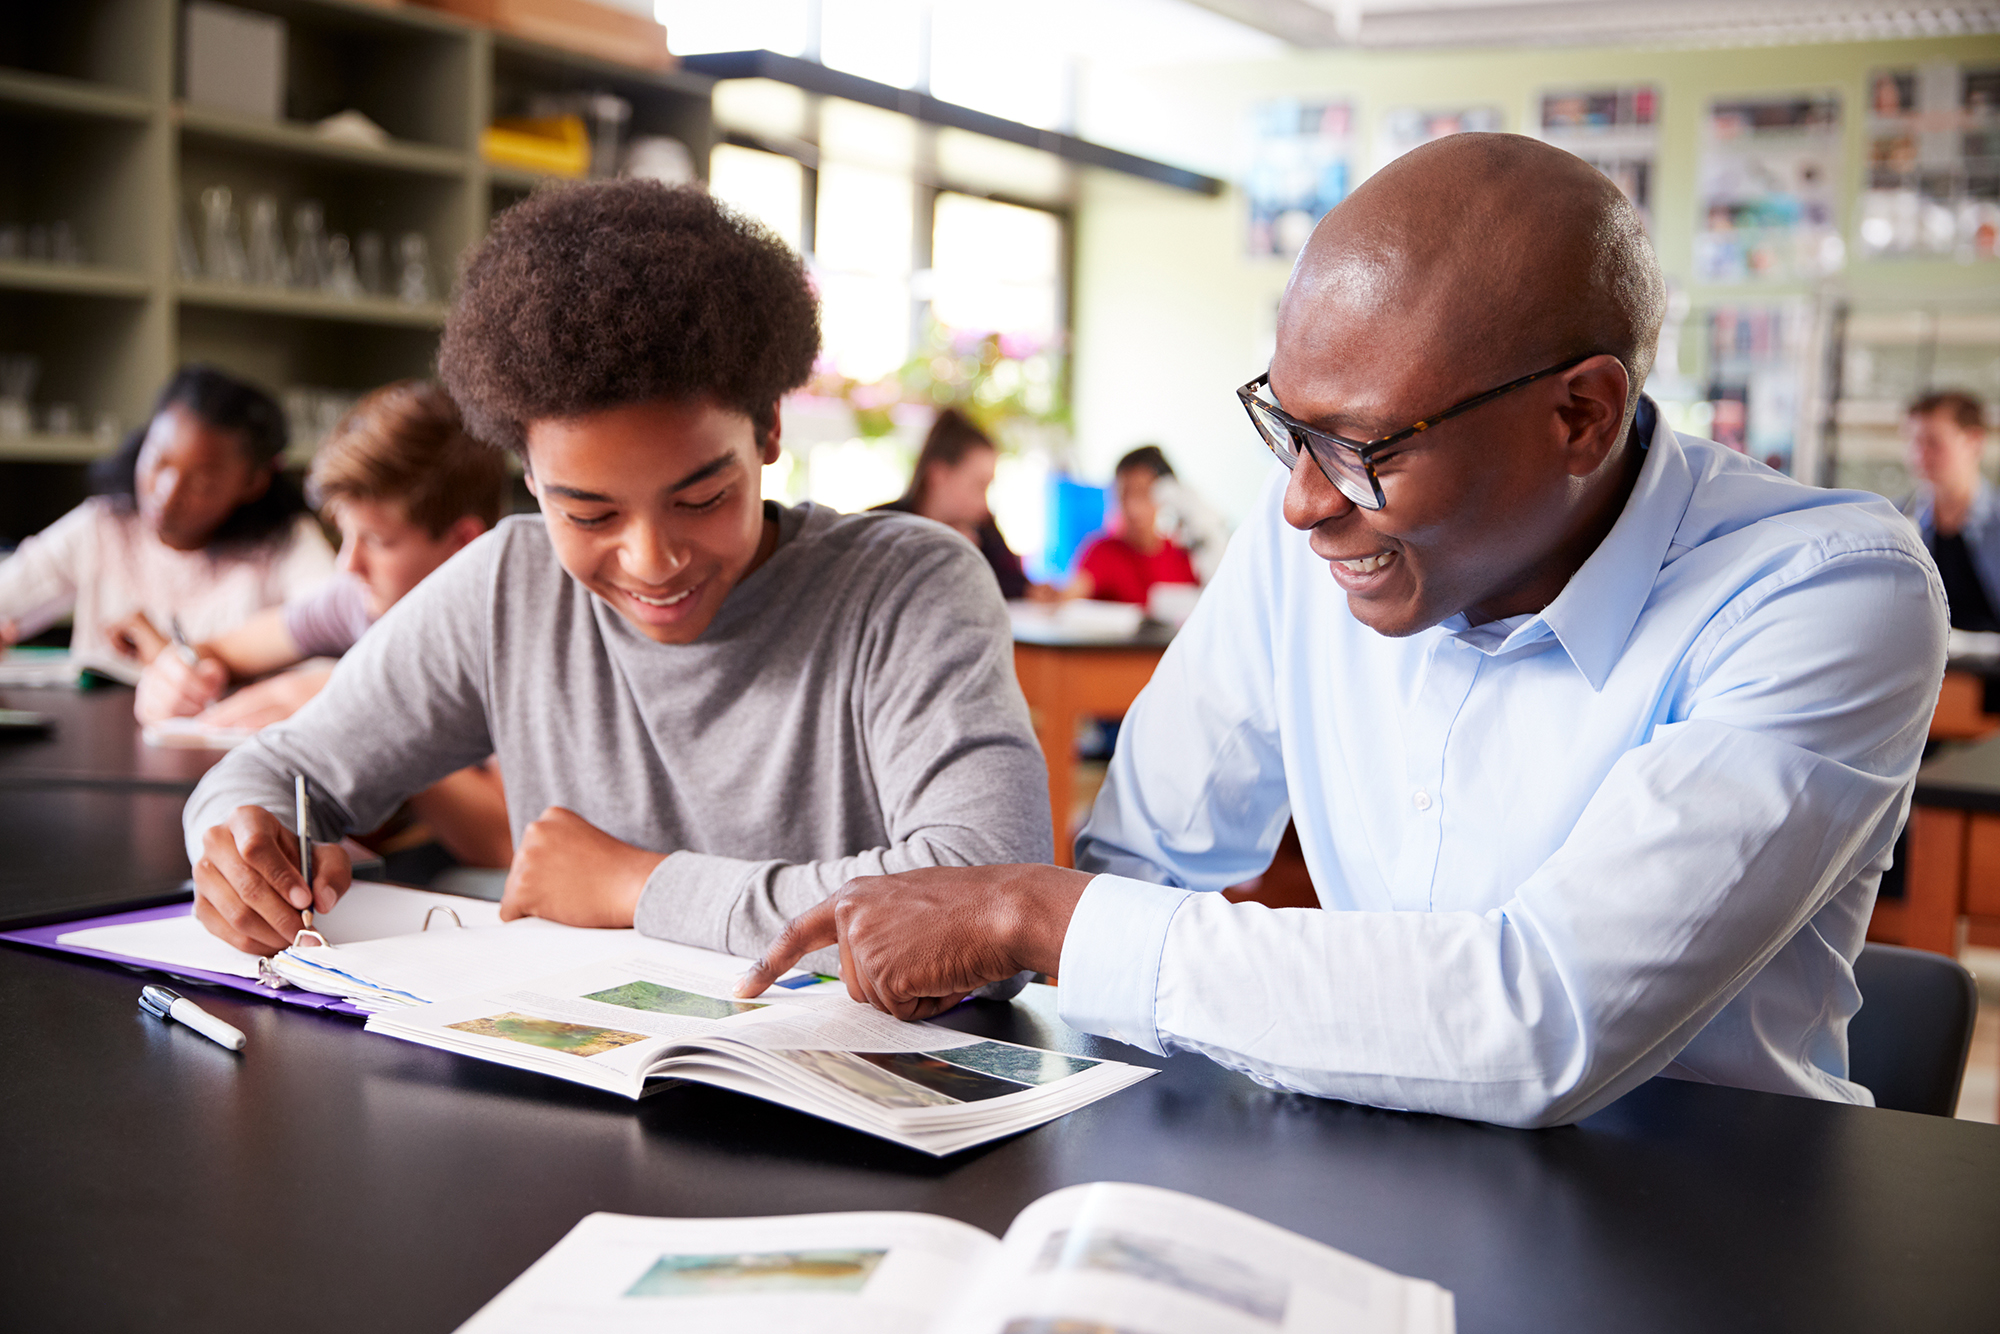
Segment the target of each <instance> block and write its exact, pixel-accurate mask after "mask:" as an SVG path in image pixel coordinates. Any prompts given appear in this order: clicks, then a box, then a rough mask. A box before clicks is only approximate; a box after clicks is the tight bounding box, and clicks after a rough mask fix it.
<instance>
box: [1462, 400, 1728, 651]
mask: <svg viewBox="0 0 2000 1334" xmlns="http://www.w3.org/2000/svg"><path fill="white" fill-rule="evenodd" d="M1652 415H1653V416H1654V421H1653V431H1652V435H1651V437H1650V439H1648V440H1647V443H1646V461H1645V462H1644V464H1642V465H1641V466H1640V469H1639V480H1638V481H1637V482H1635V483H1634V484H1633V486H1632V494H1631V495H1630V496H1628V497H1627V498H1626V500H1625V508H1624V510H1623V511H1622V512H1621V513H1620V514H1619V516H1618V522H1617V523H1615V524H1613V525H1612V527H1611V532H1610V533H1609V534H1607V535H1606V537H1605V539H1604V540H1603V541H1602V542H1600V543H1598V546H1597V550H1595V551H1593V552H1591V553H1590V557H1589V559H1587V560H1585V561H1584V563H1583V566H1582V568H1580V569H1579V570H1577V572H1576V573H1575V574H1573V575H1571V576H1570V580H1569V582H1568V583H1567V584H1565V585H1564V586H1563V591H1562V592H1561V593H1559V594H1557V596H1556V600H1555V601H1553V602H1551V603H1550V604H1549V605H1548V606H1547V607H1545V608H1544V609H1543V610H1542V611H1541V612H1539V613H1533V614H1526V615H1521V616H1510V617H1507V618H1506V619H1504V620H1499V621H1490V622H1487V623H1486V624H1483V625H1477V626H1468V625H1467V624H1466V621H1465V616H1464V614H1463V613H1460V614H1459V615H1457V616H1454V617H1452V618H1451V619H1450V620H1448V621H1446V622H1444V625H1443V628H1444V629H1445V630H1446V631H1447V632H1449V633H1451V634H1452V635H1454V636H1456V637H1457V638H1459V639H1462V640H1464V641H1465V642H1466V643H1468V644H1470V645H1471V646H1472V647H1474V648H1476V649H1478V650H1479V651H1480V652H1482V653H1486V654H1489V655H1497V654H1501V653H1506V652H1509V651H1511V650H1513V649H1517V648H1522V647H1525V646H1526V645H1528V644H1532V643H1536V642H1538V641H1540V640H1543V639H1546V638H1549V637H1550V636H1554V638H1555V639H1556V641H1557V642H1558V643H1560V644H1561V645H1562V646H1563V650H1564V651H1565V652H1567V653H1568V654H1569V656H1570V661H1572V662H1574V663H1575V664H1576V667H1577V670H1578V671H1580V672H1582V673H1583V675H1584V679H1586V680H1587V681H1589V682H1590V688H1591V689H1592V690H1602V689H1603V688H1604V682H1605V680H1606V679H1607V678H1608V677H1609V676H1610V675H1611V669H1612V667H1613V666H1615V665H1616V664H1617V661H1618V655H1619V654H1620V653H1622V652H1624V649H1625V641H1626V640H1627V639H1629V638H1630V637H1631V634H1632V627H1633V626H1634V625H1636V624H1637V623H1638V620H1639V613H1640V612H1641V611H1643V610H1644V609H1645V606H1646V601H1647V599H1648V598H1650V597H1651V596H1652V593H1653V584H1654V582H1655V581H1656V580H1657V579H1658V578H1659V574H1660V567H1661V566H1662V565H1663V564H1664V563H1665V562H1666V558H1667V550H1668V548H1669V547H1670V546H1671V545H1672V544H1673V539H1674V533H1675V532H1676V531H1678V530H1679V528H1680V524H1681V518H1682V516H1683V515H1685V514H1686V513H1687V507H1688V502H1689V501H1690V500H1691V499H1692V498H1693V496H1694V474H1693V473H1692V472H1691V471H1690V470H1689V468H1688V462H1687V455H1686V453H1685V452H1684V451H1683V450H1682V449H1681V446H1680V441H1679V440H1678V439H1676V438H1675V436H1674V433H1673V431H1672V430H1671V429H1670V428H1669V427H1668V426H1667V424H1666V421H1665V419H1664V418H1663V417H1660V416H1659V415H1658V413H1657V412H1655V413H1654V414H1652Z"/></svg>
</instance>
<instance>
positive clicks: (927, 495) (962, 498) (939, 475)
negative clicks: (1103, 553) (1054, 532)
mask: <svg viewBox="0 0 2000 1334" xmlns="http://www.w3.org/2000/svg"><path fill="white" fill-rule="evenodd" d="M999 463H1000V450H999V448H998V447H997V446H996V445H995V444H994V443H993V439H992V437H991V436H989V435H987V434H986V432H984V431H982V430H980V429H979V427H977V426H976V425H974V424H973V421H972V419H971V418H970V417H968V416H966V415H965V414H964V413H962V412H960V411H959V410H958V409H957V408H944V409H942V410H940V411H939V413H938V415H937V420H936V421H934V422H932V423H931V429H930V434H929V435H927V436H925V437H924V447H923V448H922V449H921V450H919V451H918V453H917V466H916V467H914V468H912V469H911V470H910V486H909V489H908V490H906V491H904V492H903V494H902V495H901V496H898V497H897V498H896V499H894V500H892V501H890V502H889V503H888V504H886V505H877V506H876V507H875V508H876V509H878V510H894V511H896V512H898V513H901V514H915V515H919V516H921V517H922V518H926V519H934V520H936V521H937V522H939V523H941V524H943V525H945V526H946V527H947V528H953V529H956V530H957V531H958V532H959V533H960V534H961V535H962V536H963V537H964V538H965V540H966V541H968V542H970V543H972V545H974V546H976V547H978V548H979V554H980V555H982V556H984V557H986V563H987V564H988V565H989V566H991V567H992V569H993V577H994V578H995V579H996V580H998V581H999V584H1000V596H1001V597H1003V598H1026V597H1032V598H1037V599H1043V598H1052V597H1054V596H1056V594H1055V593H1054V591H1053V590H1051V589H1049V588H1046V587H1044V586H1042V585H1040V584H1035V583H1032V582H1030V581H1029V579H1028V574H1027V571H1026V570H1024V569H1023V568H1022V566H1021V558H1020V557H1019V556H1017V555H1015V554H1014V550H1013V548H1012V547H1009V546H1008V545H1007V539H1006V538H1005V537H1002V536H1001V535H1000V525H998V524H996V523H995V522H993V513H992V511H991V510H989V509H987V507H986V491H987V488H989V487H991V486H992V485H993V473H994V471H995V469H996V468H998V466H999Z"/></svg>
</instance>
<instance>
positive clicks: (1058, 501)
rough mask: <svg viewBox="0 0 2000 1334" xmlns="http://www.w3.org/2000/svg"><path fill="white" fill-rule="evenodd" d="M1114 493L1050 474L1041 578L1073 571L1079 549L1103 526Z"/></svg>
mask: <svg viewBox="0 0 2000 1334" xmlns="http://www.w3.org/2000/svg"><path fill="white" fill-rule="evenodd" d="M1110 496H1111V492H1110V491H1109V489H1108V488H1106V487H1102V486H1092V485H1090V484H1089V483H1088V482H1079V481H1077V480H1076V479H1075V478H1074V477H1070V476H1068V475H1066V474H1064V473H1059V472H1052V473H1050V474H1049V483H1048V506H1049V507H1048V524H1047V527H1046V528H1045V530H1044V531H1045V533H1046V537H1045V538H1044V540H1043V543H1042V551H1041V560H1040V564H1041V567H1042V568H1041V570H1040V571H1039V572H1038V574H1039V577H1041V578H1042V579H1043V580H1045V581H1047V580H1055V579H1060V578H1063V577H1065V576H1067V575H1068V574H1069V568H1070V565H1071V564H1072V563H1073V562H1074V561H1075V560H1076V553H1077V548H1079V547H1081V546H1082V545H1083V544H1084V541H1085V540H1086V539H1088V538H1089V537H1090V536H1091V535H1092V534H1093V533H1096V532H1098V531H1100V530H1102V529H1103V527H1104V516H1105V507H1106V505H1107V504H1108V503H1109V500H1110Z"/></svg>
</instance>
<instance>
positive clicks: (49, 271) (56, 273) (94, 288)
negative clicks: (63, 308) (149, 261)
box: [0, 260, 153, 297]
mask: <svg viewBox="0 0 2000 1334" xmlns="http://www.w3.org/2000/svg"><path fill="white" fill-rule="evenodd" d="M0 290H12V291H17V292H71V293H75V294H76V295H78V296H115V297H144V296H147V295H149V294H150V293H151V292H152V290H153V286H152V284H151V283H149V282H147V281H146V279H145V278H144V277H142V276H141V275H139V274H137V273H131V272H127V271H125V270H122V269H105V268H99V267H97V266H96V265H92V264H45V263H36V262H33V261H28V260H0Z"/></svg>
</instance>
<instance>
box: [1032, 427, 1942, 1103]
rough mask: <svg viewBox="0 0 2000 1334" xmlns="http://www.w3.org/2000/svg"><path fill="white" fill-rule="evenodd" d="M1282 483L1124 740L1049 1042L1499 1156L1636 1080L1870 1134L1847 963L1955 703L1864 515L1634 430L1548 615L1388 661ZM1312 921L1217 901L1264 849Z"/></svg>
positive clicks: (1879, 508) (1899, 574)
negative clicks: (1091, 1043) (1752, 1097)
mask: <svg viewBox="0 0 2000 1334" xmlns="http://www.w3.org/2000/svg"><path fill="white" fill-rule="evenodd" d="M1284 480H1285V479H1284V474H1283V472H1282V471H1275V475H1274V476H1273V477H1272V478H1271V480H1270V484H1269V485H1268V487H1267V488H1266V489H1265V491H1264V492H1263V495H1262V498H1261V500H1260V502H1259V504H1258V508H1257V511H1256V513H1255V515H1254V517H1253V518H1252V519H1251V520H1250V521H1249V522H1248V523H1247V524H1246V525H1245V526H1244V528H1243V529H1242V530H1241V531H1240V532H1239V533H1238V534H1237V536H1236V538H1235V540H1234V541H1233V542H1232V543H1231V545H1230V548H1229V552H1228V555H1227V556H1226V557H1225V558H1224V560H1223V563H1222V568H1221V569H1220V570H1219V571H1218V573H1217V575H1216V578H1215V580H1214V582H1213V583H1211V584H1210V586H1209V587H1208V589H1207V591H1206V592H1205V593H1204V594H1203V595H1202V599H1201V603H1200V605H1199V606H1198V607H1197V609H1196V611H1195V613H1194V615H1193V617H1192V618H1191V619H1190V620H1189V621H1188V623H1187V626H1186V627H1185V628H1184V629H1183V630H1182V631H1181V633H1180V634H1179V636H1178V637H1177V638H1176V639H1175V640H1174V643H1173V645H1172V647H1171V648H1169V649H1168V651H1167V653H1166V656H1165V657H1164V659H1162V661H1161V663H1160V666H1159V670H1158V671H1157V672H1155V673H1154V676H1153V679H1152V682H1151V683H1150V684H1149V685H1148V686H1147V687H1146V689H1145V691H1144V692H1143V693H1142V694H1141V695H1140V696H1139V699H1138V701H1137V703H1136V704H1135V705H1134V706H1133V709H1132V711H1131V713H1130V715H1129V716H1128V718H1127V720H1126V723H1125V726H1124V728H1123V731H1122V733H1121V735H1120V737H1119V740H1118V749H1117V753H1116V755H1115V756H1114V757H1113V759H1112V762H1111V771H1110V776H1109V779H1108V781H1107V782H1106V783H1105V785H1104V789H1103V791H1102V792H1101V794H1100V795H1099V797H1098V800H1097V805H1096V808H1095V810H1094V811H1093V813H1092V815H1091V818H1090V822H1089V824H1088V825H1087V826H1086V827H1085V828H1084V831H1083V834H1082V836H1081V837H1080V838H1079V839H1078V842H1077V865H1078V866H1080V867H1082V868H1084V869H1086V870H1092V871H1097V872H1100V874H1099V875H1097V876H1096V877H1095V878H1094V879H1093V880H1092V881H1091V882H1090V885H1089V887H1088V888H1087V889H1086V891H1085V893H1084V895H1083V898H1082V900H1081V902H1080V903H1079V904H1078V906H1077V910H1076V914H1075V916H1074V917H1073V919H1072V920H1071V923H1070V927H1069V934H1068V936H1067V938H1066V940H1065V942H1064V946H1063V952H1062V963H1061V981H1062V986H1061V988H1060V991H1059V993H1058V995H1059V998H1060V1006H1061V1014H1062V1017H1063V1019H1064V1020H1065V1021H1067V1022H1068V1023H1069V1024H1071V1025H1072V1026H1074V1027H1076V1028H1080V1029H1083V1030H1086V1031H1089V1032H1094V1033H1101V1034H1106V1035H1108V1036H1112V1037H1116V1038H1119V1039H1121V1040H1123V1041H1126V1042H1130V1043H1133V1044H1135V1045H1137V1046H1141V1047H1144V1048H1146V1049H1147V1050H1149V1051H1153V1052H1166V1051H1170V1050H1175V1049H1179V1050H1186V1051H1198V1052H1202V1053H1205V1054H1206V1055H1208V1056H1210V1057H1212V1058H1214V1059H1215V1060H1217V1061H1219V1062H1221V1063H1222V1064H1224V1065H1227V1066H1230V1067H1232V1068H1234V1069H1237V1070H1241V1071H1244V1072H1245V1073H1247V1074H1249V1075H1251V1076H1252V1077H1254V1078H1256V1079H1258V1080H1260V1081H1262V1082H1264V1083H1266V1084H1269V1085H1272V1086H1274V1087H1280V1088H1287V1089H1295V1090H1299V1091H1302V1092H1306V1093H1313V1094H1319V1095H1322V1096H1325V1097H1332V1098H1343V1099H1348V1100H1351V1101H1354V1102H1362V1103H1370V1104H1374V1105H1377V1106H1384V1107H1397V1108H1408V1109H1412V1110H1419V1111H1430V1112H1440V1113H1445V1114H1448V1115H1452V1116H1462V1117H1471V1118H1476V1119H1479V1120H1484V1121H1493V1122H1498V1123H1501V1124H1506V1125H1521V1126H1530V1125H1554V1124H1561V1123H1564V1122H1568V1121H1572V1120H1576V1119H1578V1118H1580V1117H1583V1116H1586V1115H1588V1114H1589V1113H1591V1112H1592V1111H1594V1110H1596V1109H1597V1108H1600V1107H1602V1106H1604V1105H1605V1104H1606V1103H1609V1102H1611V1101H1612V1100H1613V1099H1615V1098H1617V1097H1619V1096H1620V1095H1621V1094H1624V1093H1626V1092H1628V1091H1629V1090H1631V1089H1632V1088H1634V1087H1635V1086H1637V1085H1638V1084H1639V1083H1641V1082H1642V1081H1644V1080H1646V1079H1648V1078H1651V1077H1652V1076H1654V1075H1659V1074H1665V1075H1671V1076H1675V1077H1678V1078H1684V1079H1693V1080H1701V1081H1705V1082H1709V1083H1716V1084H1728V1085H1735V1086H1739V1087H1743V1088H1752V1089H1767V1090H1772V1091H1775V1092H1781V1093H1793V1094H1801V1095H1805V1096H1808V1097H1817V1098H1827V1099H1835V1100H1842V1101H1847V1102H1854V1103H1864V1104H1865V1103H1868V1102H1869V1101H1871V1099H1870V1097H1869V1094H1868V1091H1867V1090H1866V1089H1864V1088H1862V1087H1861V1086H1859V1085H1857V1084H1854V1083H1852V1082H1850V1081H1849V1080H1848V1079H1847V1078H1846V1077H1845V1076H1846V1073H1847V1021H1848V1019H1849V1017H1850V1016H1852V1015H1853V1013H1854V1011H1855V1010H1856V1008H1857V1007H1858V1005H1859V994H1858V992H1857V991H1856V989H1855V985H1854V975H1853V970H1852V967H1851V965H1852V962H1853V959H1854V957H1855V955H1856V954H1857V953H1858V952H1859V951H1860V949H1861V945H1862V941H1863V938H1864V935H1865V933H1866V931H1867V926H1868V918H1869V913H1870V911H1871V910H1872V908H1873V906H1874V902H1875V889H1876V885H1877V883H1878V881H1879V880H1880V877H1881V873H1882V871H1883V869H1884V868H1885V867H1886V866H1887V865H1888V864H1889V859H1890V851H1891V845H1892V844H1893V842H1894V840H1895V837H1896V832H1897V830H1898V829H1900V828H1901V826H1902V822H1903V819H1904V817H1905V815H1906V814H1907V811H1908V807H1909V799H1910V791H1911V786H1912V779H1913V776H1914V774H1915V772H1916V767H1917V763H1918V759H1919V756H1920V753H1921V751H1922V747H1923V743H1924V736H1925V732H1926V730H1927V728H1928V725H1929V721H1930V716H1931V711H1932V709H1933V707H1934V706H1935V704H1936V699H1937V692H1938V683H1939V680H1940V678H1941V676H1942V673H1943V668H1944V653H1945V605H1944V593H1943V589H1942V588H1941V586H1940V585H1939V582H1938V577H1937V573H1936V570H1935V568H1934V567H1933V566H1932V564H1931V561H1930V559H1929V557H1928V556H1927V555H1926V553H1925V551H1924V548H1923V545H1922V543H1921V541H1920V540H1919V538H1918V536H1917V533H1916V530H1915V529H1914V528H1913V527H1912V526H1911V525H1910V524H1909V522H1908V521H1906V520H1905V519H1904V518H1903V517H1902V516H1901V515H1899V514H1898V513H1897V512H1896V510H1895V508H1894V507H1893V506H1891V505H1890V504H1889V503H1888V502H1887V501H1884V500H1881V499H1879V498H1876V497H1872V496H1868V495H1865V494H1862V493H1858V492H1846V491H1823V490H1817V489H1814V488H1811V487H1807V486H1803V485H1801V484H1799V483H1797V482H1794V481H1792V480H1790V479H1788V478H1786V477H1783V476H1781V475H1780V474H1778V473H1775V472H1773V471H1771V470H1770V469H1768V468H1765V467H1764V466H1762V465H1761V464H1758V463H1755V462H1752V461H1751V460H1749V459H1746V458H1744V457H1743V456H1741V455H1739V454H1735V453H1733V452H1731V451H1729V450H1727V449H1724V448H1722V447H1721V446H1719V445H1716V444H1713V443H1710V442H1709V441H1706V440H1698V439H1694V438H1691V437H1687V438H1683V437H1676V436H1675V434H1674V433H1673V432H1672V431H1671V430H1669V429H1668V428H1667V427H1666V426H1665V424H1664V423H1661V424H1660V425H1659V426H1658V427H1657V428H1656V430H1655V432H1654V435H1653V438H1652V440H1651V441H1650V447H1649V449H1648V451H1647V457H1646V459H1645V462H1644V465H1643V467H1642V469H1641V472H1640V476H1639V480H1638V482H1637V484H1636V486H1635V488H1634V490H1633V492H1632V495H1631V497H1630V499H1629V500H1628V501H1627V503H1626V506H1625V509H1624V512H1623V513H1622V514H1621V515H1620V517H1619V519H1618V522H1617V524H1616V525H1615V526H1614V527H1613V529H1612V531H1611V533H1610V535H1609V536H1608V537H1606V538H1605V540H1604V542H1603V544H1602V545H1600V546H1599V547H1598V549H1597V550H1596V551H1595V552H1593V553H1592V554H1591V556H1590V558H1589V559H1588V560H1587V561H1585V562H1584V564H1583V567H1582V568H1581V569H1579V570H1578V571H1577V573H1576V575H1575V576H1574V577H1573V578H1572V579H1571V580H1570V582H1569V584H1568V585H1567V586H1566V587H1565V588H1564V590H1563V592H1562V594H1561V595H1560V596H1559V597H1557V598H1556V600H1555V601H1554V602H1552V603H1550V604H1549V606H1548V608H1547V609H1546V610H1544V611H1543V612H1541V613H1540V614H1538V615H1531V616H1518V617H1513V618H1510V619H1508V620H1504V621H1498V622H1492V623H1489V624H1485V625H1480V626H1468V625H1467V623H1466V621H1465V618H1464V617H1463V616H1458V617H1454V618H1452V619H1451V620H1448V621H1446V622H1445V623H1444V624H1442V625H1440V626H1438V627H1436V628H1433V629H1431V630H1427V631H1424V632H1422V633H1420V634H1415V635H1411V636H1409V637H1407V638H1402V639H1391V638H1386V637H1384V636H1381V635H1378V634H1376V633H1375V632H1374V631H1372V630H1369V629H1368V628H1367V627H1365V626H1363V625H1362V624H1361V623H1359V622H1358V621H1356V620H1355V619H1354V618H1353V617H1352V616H1351V615H1350V614H1349V612H1348V609H1347V601H1346V597H1345V595H1344V594H1343V593H1342V592H1341V591H1340V589H1339V587H1338V586H1337V585H1336V584H1335V583H1334V582H1333V579H1332V577H1331V576H1330V575H1329V574H1328V572H1327V569H1326V565H1325V563H1324V562H1322V561H1321V560H1319V559H1318V558H1317V557H1315V556H1314V555H1313V554H1312V552H1311V550H1310V549H1309V548H1308V547H1307V545H1306V535H1305V534H1304V533H1301V532H1298V531H1296V530H1294V529H1292V528H1290V527H1288V526H1287V525H1286V524H1285V522H1284V519H1283V517H1282V515H1281V513H1280V503H1281V500H1282V497H1283V488H1284ZM1288 816H1289V817H1290V818H1292V819H1293V820H1295V821H1296V822H1297V825H1298V831H1299V841H1300V844H1301V846H1302V847H1303V849H1304V852H1305V859H1306V864H1307V866H1308V867H1309V869H1310V870H1311V872H1312V879H1313V884H1314V886H1315V887H1316V889H1317V890H1318V893H1319V899H1320V903H1321V905H1322V908H1323V909H1324V911H1320V910H1315V909H1310V908H1298V909H1284V910H1272V909H1268V908H1264V907H1262V906H1259V905H1254V904H1240V905H1239V904H1231V903H1229V902H1228V901H1226V900H1225V899H1223V898H1222V896H1221V895H1219V894H1215V893H1206V892H1201V891H1214V890H1220V889H1223V888H1224V887H1226V886H1229V885H1232V884H1236V883H1239V882H1241V881H1243V880H1247V879H1249V878H1250V877H1251V876H1254V875H1257V874H1258V873H1259V872H1261V871H1263V870H1264V868H1265V866H1266V865H1267V864H1268V863H1269V861H1270V858H1271V855H1272V852H1273V850H1274V849H1275V847H1276V846H1277V843H1278V839H1279V837H1280V836H1281V835H1282V833H1283V831H1284V827H1285V821H1286V818H1287V817H1288Z"/></svg>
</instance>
